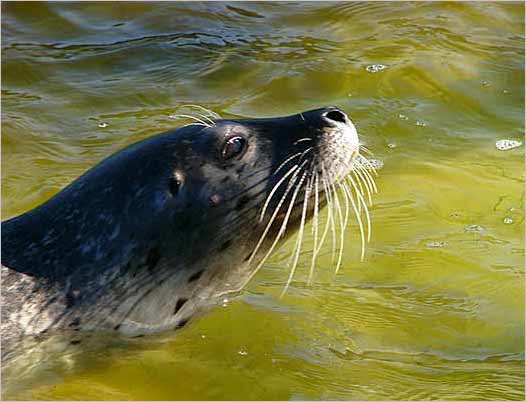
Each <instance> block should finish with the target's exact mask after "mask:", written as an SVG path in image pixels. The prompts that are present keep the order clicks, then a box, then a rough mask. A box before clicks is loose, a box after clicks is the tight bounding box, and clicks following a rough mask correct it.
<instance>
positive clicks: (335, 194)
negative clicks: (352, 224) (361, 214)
mask: <svg viewBox="0 0 526 402" xmlns="http://www.w3.org/2000/svg"><path fill="white" fill-rule="evenodd" d="M329 186H330V187H331V189H332V195H333V200H334V204H335V206H336V212H337V215H338V220H339V223H340V247H339V249H338V259H337V261H336V270H335V273H338V270H339V269H340V264H341V260H342V257H343V246H344V241H345V224H344V221H343V214H342V210H341V205H340V197H338V192H337V190H336V187H335V185H334V181H332V180H331V181H330V184H329Z"/></svg>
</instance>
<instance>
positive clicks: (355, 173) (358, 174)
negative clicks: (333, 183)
mask: <svg viewBox="0 0 526 402" xmlns="http://www.w3.org/2000/svg"><path fill="white" fill-rule="evenodd" d="M351 173H352V174H353V176H354V177H355V178H356V183H358V187H359V191H360V193H361V194H363V187H365V190H366V192H367V198H368V199H369V205H373V200H372V197H371V188H370V187H369V183H368V182H367V180H366V179H365V178H364V177H363V176H362V174H361V172H360V171H359V170H358V169H353V170H352V171H351ZM362 183H363V184H364V185H363V186H362Z"/></svg>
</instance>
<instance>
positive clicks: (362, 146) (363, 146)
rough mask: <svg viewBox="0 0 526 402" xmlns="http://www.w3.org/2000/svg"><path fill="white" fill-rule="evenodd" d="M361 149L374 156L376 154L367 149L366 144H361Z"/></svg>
mask: <svg viewBox="0 0 526 402" xmlns="http://www.w3.org/2000/svg"><path fill="white" fill-rule="evenodd" d="M359 149H360V150H361V151H363V152H365V153H366V154H367V155H371V156H374V154H373V153H372V152H371V151H369V149H367V147H366V146H365V145H362V144H360V146H359Z"/></svg>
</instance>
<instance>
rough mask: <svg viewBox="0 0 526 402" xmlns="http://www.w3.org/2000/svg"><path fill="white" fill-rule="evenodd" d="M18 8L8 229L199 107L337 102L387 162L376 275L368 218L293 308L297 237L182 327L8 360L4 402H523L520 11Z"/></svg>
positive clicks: (301, 280)
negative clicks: (364, 233)
mask: <svg viewBox="0 0 526 402" xmlns="http://www.w3.org/2000/svg"><path fill="white" fill-rule="evenodd" d="M2 11H3V13H2V17H3V18H2V184H3V186H2V201H3V203H2V213H3V219H5V218H7V217H10V216H13V215H16V214H19V213H21V212H24V211H26V210H27V209H30V208H32V207H34V206H36V205H38V204H39V203H41V202H42V201H44V200H45V199H47V198H49V197H50V196H52V195H53V194H55V193H56V192H57V191H58V190H59V189H61V188H62V187H63V186H65V185H66V184H67V183H69V182H70V181H71V180H72V179H74V178H75V177H77V176H78V175H80V174H81V173H82V172H83V171H85V170H86V169H87V168H89V167H91V166H93V164H95V163H96V162H98V161H100V160H101V159H102V158H104V157H105V156H107V155H109V154H110V153H112V152H115V151H116V150H118V149H120V148H122V147H123V146H125V145H127V144H130V143H132V142H135V141H137V140H139V139H142V138H145V137H148V136H149V135H152V134H154V133H158V132H161V131H164V130H167V129H169V128H173V127H174V125H178V124H182V123H184V121H183V120H181V121H178V120H174V119H173V118H170V116H172V115H174V114H177V113H180V108H181V107H182V106H183V105H186V104H198V105H202V106H205V107H207V108H209V109H211V110H213V111H215V112H217V113H219V114H221V115H222V116H225V117H247V116H251V117H261V116H270V115H274V116H276V115H285V114H288V113H295V112H297V111H299V110H306V109H311V108H315V107H320V106H323V105H327V104H335V105H338V106H340V107H341V108H343V109H344V110H345V111H346V113H348V114H349V115H350V116H351V118H352V119H353V121H354V123H355V124H356V126H357V128H358V131H359V133H360V135H361V141H362V142H363V143H364V144H365V145H366V146H367V148H368V149H370V150H372V151H373V152H374V155H369V156H368V157H370V158H372V160H374V161H375V162H374V163H375V167H376V168H377V169H381V170H380V175H379V177H378V178H377V184H378V187H379V194H378V195H377V197H376V198H375V205H374V206H373V207H372V210H371V215H372V221H373V228H372V229H373V233H372V239H371V243H370V245H369V248H368V251H367V255H366V258H365V261H364V262H360V245H359V243H360V242H359V230H358V227H357V226H356V225H354V226H352V227H351V229H350V232H349V234H348V236H347V242H346V245H345V246H346V247H345V249H346V252H345V253H344V260H343V266H342V268H341V269H340V270H339V273H338V275H334V263H333V262H332V259H331V245H330V244H328V245H327V247H324V249H322V250H321V252H320V256H319V258H318V269H317V270H316V276H315V278H314V281H313V284H312V285H310V286H309V285H307V279H308V273H309V262H310V254H309V253H308V252H307V251H305V252H304V253H303V252H302V256H301V258H300V265H299V266H298V272H297V275H296V276H295V280H294V281H293V282H292V283H291V286H290V288H289V290H288V292H287V295H286V296H285V297H283V298H279V294H280V293H281V292H282V290H283V286H284V283H285V282H286V279H287V275H288V268H289V267H287V266H286V262H287V261H288V259H289V257H290V254H291V253H292V250H293V245H294V239H293V238H292V239H290V240H289V242H287V244H286V245H285V246H284V247H282V248H281V249H280V250H278V251H277V252H276V253H275V254H274V256H273V258H272V259H271V261H269V263H267V265H266V267H265V268H264V269H262V270H261V271H260V273H258V275H257V276H256V277H255V279H254V281H253V282H252V283H251V284H250V285H249V287H248V288H247V289H246V290H245V291H244V292H243V294H242V295H241V296H240V297H237V298H235V299H233V300H231V301H229V302H228V303H225V305H224V306H218V307H217V308H216V309H215V310H213V311H212V312H210V313H209V314H207V315H204V316H202V317H201V318H200V319H198V320H196V321H195V322H193V323H192V325H189V326H188V327H186V328H185V329H184V330H181V331H178V332H177V333H176V334H174V333H165V334H159V335H155V336H151V337H144V338H140V339H107V337H105V335H103V334H96V335H93V336H92V337H88V338H86V340H83V342H82V343H81V344H79V345H71V344H69V343H68V342H65V343H64V342H63V340H56V341H52V342H50V343H49V345H48V346H49V348H50V349H39V348H37V349H36V350H35V351H34V352H35V354H33V355H32V357H31V358H27V359H26V360H25V361H20V362H18V366H14V365H13V366H8V367H4V370H3V373H2V374H3V375H2V381H3V383H2V385H3V392H4V395H3V396H4V397H8V398H28V399H73V398H75V399H77V398H81V399H121V400H126V399H145V400H148V399H320V398H322V399H336V398H339V399H431V398H434V399H457V400H458V399H495V400H500V399H517V400H522V399H524V339H525V337H524V296H525V294H524V254H525V251H524V250H525V247H524V188H523V186H524V146H523V145H522V144H519V142H521V141H522V138H523V135H524V120H523V116H524V114H523V113H524V5H523V4H509V3H508V4H505V3H424V2H413V3H380V2H376V3H367V2H358V3H290V4H283V3H235V4H228V3H217V2H192V3H184V2H173V3H145V2H144V3H141V2H136V3H115V4H110V3H104V2H102V3H68V4H63V3H34V4H33V3H32V4H31V5H30V6H29V5H27V4H23V3H3V4H2ZM502 141H505V142H502ZM501 149H506V152H502V151H501ZM308 229H310V227H309V228H308ZM310 233H311V232H310V230H307V231H306V237H307V238H306V239H305V241H306V242H307V246H306V247H305V250H309V249H310V248H309V246H308V245H309V244H310V245H311V246H312V243H313V239H312V236H311V235H309V234H310ZM311 248H312V247H311ZM62 347H66V349H61V348H62ZM46 351H47V352H46ZM39 353H47V354H48V355H51V356H54V357H55V358H54V359H52V360H51V361H50V362H49V363H48V364H46V365H43V364H42V363H39V362H40V361H41V359H39V358H38V356H39V355H38V354H39ZM22 377H23V378H24V382H22V381H20V379H21V378H22Z"/></svg>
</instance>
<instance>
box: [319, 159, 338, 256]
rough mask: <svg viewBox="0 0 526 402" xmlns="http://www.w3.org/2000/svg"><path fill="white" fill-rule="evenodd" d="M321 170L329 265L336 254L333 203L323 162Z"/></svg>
mask: <svg viewBox="0 0 526 402" xmlns="http://www.w3.org/2000/svg"><path fill="white" fill-rule="evenodd" d="M321 168H322V172H323V187H324V189H325V198H326V199H327V207H328V208H327V213H328V214H329V222H330V227H331V235H332V243H331V244H332V247H331V248H332V250H331V265H332V263H333V262H334V255H335V254H336V222H335V217H334V204H333V200H332V194H331V189H330V188H329V185H328V181H329V177H328V174H327V171H326V170H325V167H324V164H323V162H322V165H321Z"/></svg>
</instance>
